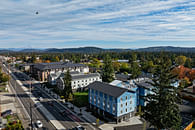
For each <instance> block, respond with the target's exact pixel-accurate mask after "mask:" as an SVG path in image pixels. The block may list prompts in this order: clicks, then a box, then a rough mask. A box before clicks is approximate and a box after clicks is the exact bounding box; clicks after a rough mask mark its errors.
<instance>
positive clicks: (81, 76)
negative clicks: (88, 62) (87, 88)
mask: <svg viewBox="0 0 195 130" xmlns="http://www.w3.org/2000/svg"><path fill="white" fill-rule="evenodd" d="M99 76H100V74H98V73H91V74H79V75H72V80H77V79H86V78H92V77H99Z"/></svg>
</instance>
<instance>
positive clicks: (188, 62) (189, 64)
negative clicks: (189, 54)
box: [184, 58, 192, 68]
mask: <svg viewBox="0 0 195 130" xmlns="http://www.w3.org/2000/svg"><path fill="white" fill-rule="evenodd" d="M184 66H185V67H188V68H192V59H191V58H187V59H186V62H185V64H184Z"/></svg>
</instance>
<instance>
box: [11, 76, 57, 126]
mask: <svg viewBox="0 0 195 130" xmlns="http://www.w3.org/2000/svg"><path fill="white" fill-rule="evenodd" d="M10 83H11V84H12V86H13V88H14V90H15V91H16V93H17V96H18V97H19V98H20V100H21V102H22V104H23V105H24V107H25V109H26V111H27V113H28V114H29V115H30V104H31V108H32V119H33V126H34V127H36V124H35V123H36V121H37V120H40V121H41V122H42V124H43V128H38V130H39V129H40V130H44V129H45V130H55V127H54V126H53V125H52V124H51V123H50V122H49V121H47V119H46V118H45V117H44V116H43V115H42V114H41V113H40V112H39V111H38V110H37V107H35V104H34V102H33V101H32V100H31V99H30V98H29V95H27V94H26V93H25V92H24V90H23V89H22V88H21V86H20V85H19V84H18V83H17V82H16V80H15V79H13V78H11V79H10ZM10 96H15V95H10ZM28 120H29V119H28ZM29 126H30V121H29Z"/></svg>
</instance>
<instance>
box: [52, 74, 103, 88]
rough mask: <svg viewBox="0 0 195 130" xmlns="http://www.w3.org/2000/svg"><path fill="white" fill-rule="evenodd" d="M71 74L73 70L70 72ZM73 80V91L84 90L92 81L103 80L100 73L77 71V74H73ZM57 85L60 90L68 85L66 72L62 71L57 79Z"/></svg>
mask: <svg viewBox="0 0 195 130" xmlns="http://www.w3.org/2000/svg"><path fill="white" fill-rule="evenodd" d="M70 74H71V72H70ZM71 77H72V80H71V86H72V90H73V91H83V90H84V89H85V88H86V86H87V85H89V84H90V83H93V82H95V81H100V82H101V81H102V79H101V77H100V74H99V73H88V74H85V73H77V74H71ZM56 84H57V87H58V88H59V89H60V90H63V89H64V88H65V87H66V86H65V84H64V73H62V74H61V75H60V76H59V77H58V78H57V79H56Z"/></svg>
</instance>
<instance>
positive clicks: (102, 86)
mask: <svg viewBox="0 0 195 130" xmlns="http://www.w3.org/2000/svg"><path fill="white" fill-rule="evenodd" d="M87 87H88V88H91V89H94V90H97V91H100V92H102V93H105V94H108V95H110V96H113V97H115V98H117V97H119V96H120V95H122V94H123V93H124V92H127V91H129V92H133V93H134V91H130V90H128V89H125V88H121V87H117V86H113V85H110V84H108V83H104V82H100V81H95V82H93V83H91V84H89V85H88V86H87Z"/></svg>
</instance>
